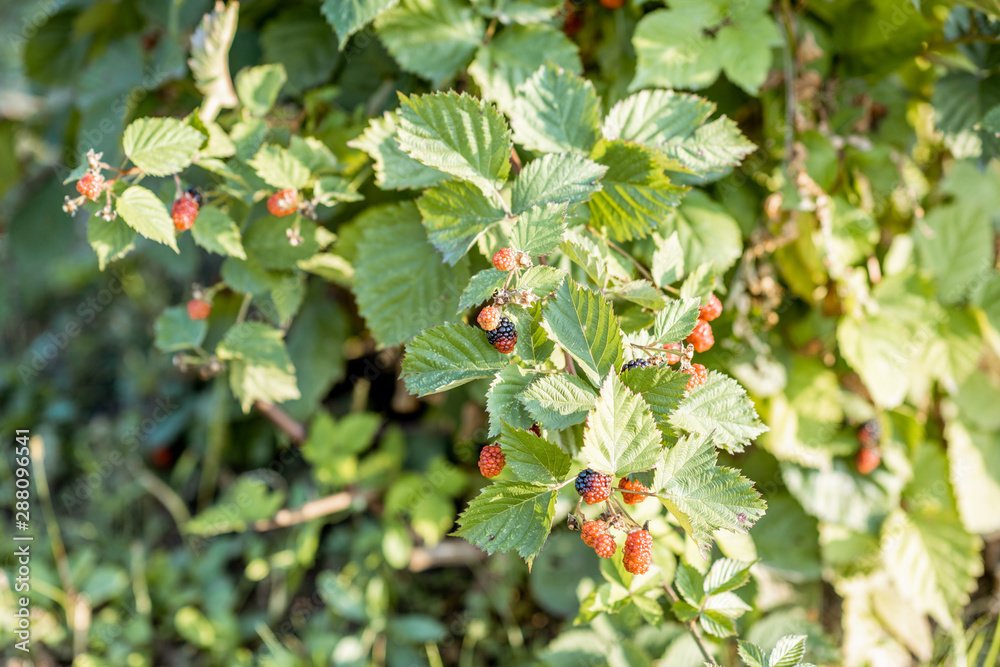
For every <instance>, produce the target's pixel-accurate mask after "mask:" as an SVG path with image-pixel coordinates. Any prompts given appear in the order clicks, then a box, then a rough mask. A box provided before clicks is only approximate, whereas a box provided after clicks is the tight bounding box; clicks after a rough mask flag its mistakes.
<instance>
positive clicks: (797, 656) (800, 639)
mask: <svg viewBox="0 0 1000 667" xmlns="http://www.w3.org/2000/svg"><path fill="white" fill-rule="evenodd" d="M806 639H807V637H806V635H787V636H785V637H782V638H781V639H779V640H778V643H777V644H775V645H774V648H773V649H771V656H770V658H769V663H768V667H795V666H796V665H798V664H799V661H800V660H802V658H804V657H805V655H806Z"/></svg>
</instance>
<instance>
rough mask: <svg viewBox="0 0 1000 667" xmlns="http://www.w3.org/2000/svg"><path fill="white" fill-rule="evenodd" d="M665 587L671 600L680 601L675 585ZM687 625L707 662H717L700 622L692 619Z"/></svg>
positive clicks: (665, 585) (664, 585)
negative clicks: (699, 624) (702, 631)
mask: <svg viewBox="0 0 1000 667" xmlns="http://www.w3.org/2000/svg"><path fill="white" fill-rule="evenodd" d="M663 588H664V590H666V591H667V596H668V597H669V598H670V599H671V601H673V602H674V603H677V602H680V598H679V597H677V593H675V592H674V589H673V586H671V585H670V584H663ZM685 625H687V627H688V631H689V632H690V633H691V636H692V637H694V642H695V644H697V645H698V650H699V651H701V655H702V657H704V658H705V660H706V661H707V662H710V663H712V664H715V658H713V657H712V653H711V651H709V649H708V643H707V642H706V641H705V637H704V635H702V634H701V630H700V629H699V628H698V624H697V623H695V622H694V621H693V620H691V621H688V622H687V623H685Z"/></svg>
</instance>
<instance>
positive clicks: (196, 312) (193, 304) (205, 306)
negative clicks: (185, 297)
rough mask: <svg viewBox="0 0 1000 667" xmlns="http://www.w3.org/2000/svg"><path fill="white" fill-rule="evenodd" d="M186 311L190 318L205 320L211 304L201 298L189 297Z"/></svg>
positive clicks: (210, 312) (209, 313) (209, 312)
mask: <svg viewBox="0 0 1000 667" xmlns="http://www.w3.org/2000/svg"><path fill="white" fill-rule="evenodd" d="M187 311H188V317H190V318H191V319H192V320H206V319H208V316H209V315H211V314H212V304H210V303H209V302H208V301H202V300H201V299H191V300H190V301H188V305H187Z"/></svg>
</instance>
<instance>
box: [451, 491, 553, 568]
mask: <svg viewBox="0 0 1000 667" xmlns="http://www.w3.org/2000/svg"><path fill="white" fill-rule="evenodd" d="M555 510H556V492H555V491H554V490H553V489H550V488H548V487H545V486H538V485H537V484H527V483H525V482H506V481H502V482H494V483H493V484H491V485H490V486H488V487H486V488H485V489H483V492H482V493H481V494H479V496H477V497H476V498H474V499H473V500H472V502H470V503H469V507H468V509H466V510H465V511H464V512H463V513H462V515H461V516H459V517H458V525H459V526H460V528H459V529H458V530H457V531H455V534H456V535H458V536H459V537H463V538H465V539H466V540H468V541H469V542H470V543H472V544H474V545H475V546H477V547H479V548H480V549H482V550H484V551H485V552H486V553H488V554H494V553H496V552H498V551H513V550H516V551H517V553H518V554H519V555H520V556H521V558H523V559H524V560H525V562H527V563H529V564H530V563H531V561H533V560H534V559H535V556H537V555H538V552H539V551H541V550H542V545H543V544H544V543H545V538H546V537H548V535H549V531H550V530H551V529H552V519H553V518H554V517H555Z"/></svg>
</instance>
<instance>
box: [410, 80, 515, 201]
mask: <svg viewBox="0 0 1000 667" xmlns="http://www.w3.org/2000/svg"><path fill="white" fill-rule="evenodd" d="M400 101H401V103H402V107H401V108H400V111H399V116H400V124H399V130H398V140H399V147H400V148H402V149H403V151H404V152H406V153H407V155H409V156H410V157H412V158H414V159H416V160H419V161H420V162H422V163H424V164H426V165H428V166H431V167H434V168H435V169H439V170H441V171H443V172H445V173H448V174H451V175H452V176H457V177H458V178H461V179H465V180H468V181H471V182H473V183H475V184H476V186H478V187H479V189H480V190H482V191H483V194H485V195H487V196H492V195H493V193H494V192H495V191H496V190H498V189H499V188H500V187H501V186H502V185H503V184H504V181H506V179H507V174H508V173H509V172H510V151H511V147H512V144H511V141H510V130H509V129H508V128H507V122H506V121H505V120H504V118H503V116H501V115H500V113H499V112H498V111H497V110H496V109H495V108H494V107H493V106H492V105H489V104H486V103H485V102H482V101H480V100H477V99H475V98H474V97H470V96H469V95H466V94H464V93H463V94H461V95H458V94H455V93H453V92H448V93H435V94H431V95H420V96H411V97H406V96H405V95H400Z"/></svg>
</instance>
